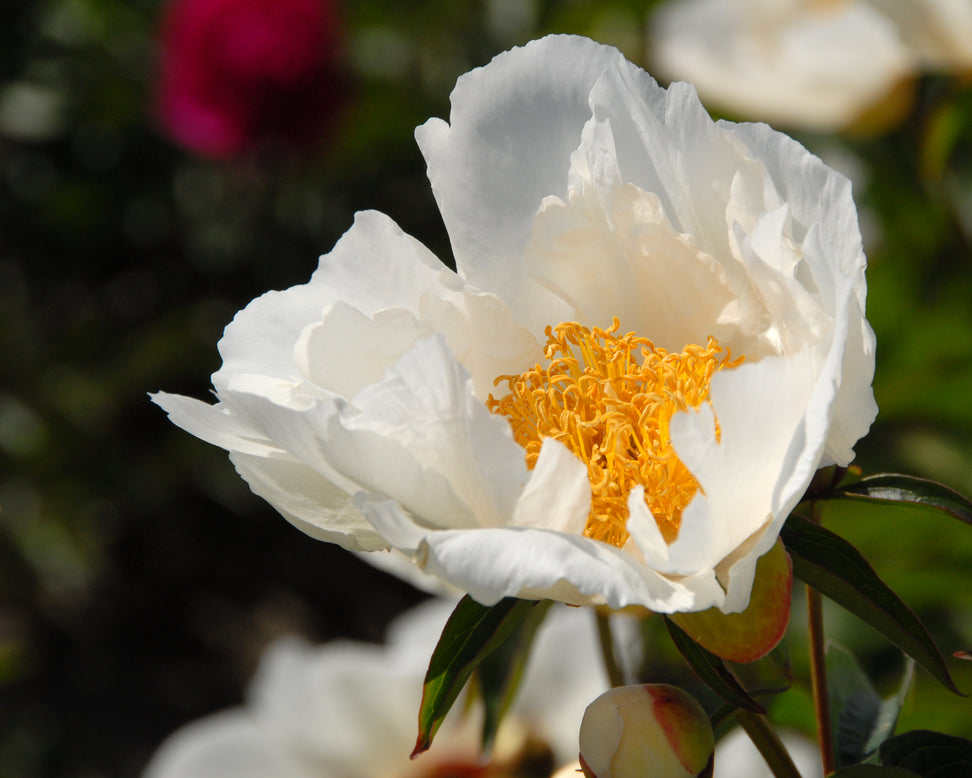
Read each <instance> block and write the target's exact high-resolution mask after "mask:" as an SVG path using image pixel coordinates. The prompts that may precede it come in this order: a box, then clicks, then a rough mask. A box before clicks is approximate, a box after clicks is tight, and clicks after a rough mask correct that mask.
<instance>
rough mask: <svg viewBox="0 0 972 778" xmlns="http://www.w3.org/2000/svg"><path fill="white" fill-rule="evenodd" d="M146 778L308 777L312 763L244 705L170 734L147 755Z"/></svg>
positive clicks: (310, 774)
mask: <svg viewBox="0 0 972 778" xmlns="http://www.w3.org/2000/svg"><path fill="white" fill-rule="evenodd" d="M144 775H145V778H273V776H281V775H286V776H288V778H313V775H314V773H313V771H312V767H311V766H310V765H307V764H302V763H301V762H300V760H299V759H298V758H297V757H296V755H295V754H293V753H292V752H290V751H289V750H288V749H287V748H286V746H285V745H284V744H282V743H281V742H279V741H278V740H276V739H275V738H274V737H273V736H272V735H271V734H270V733H268V732H267V731H266V730H265V729H264V728H262V727H261V726H260V725H259V724H258V723H257V722H256V721H255V720H254V719H253V717H252V716H251V715H250V714H249V712H247V711H245V710H234V711H226V712H225V713H217V714H215V715H213V716H210V717H208V718H204V719H200V720H199V721H196V722H194V723H192V724H189V725H187V726H186V727H183V728H182V729H180V730H179V731H178V732H176V733H175V734H174V735H172V736H171V737H170V738H169V739H168V740H166V741H165V743H163V744H162V746H161V747H160V748H159V750H158V751H157V752H156V754H155V756H153V757H152V761H151V762H150V763H149V765H148V767H147V768H146V769H145V773H144Z"/></svg>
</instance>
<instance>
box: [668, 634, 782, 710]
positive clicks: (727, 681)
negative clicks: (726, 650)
mask: <svg viewBox="0 0 972 778" xmlns="http://www.w3.org/2000/svg"><path fill="white" fill-rule="evenodd" d="M665 627H666V628H667V629H668V634H669V635H671V637H672V642H673V643H674V644H675V647H676V648H678V650H679V651H680V652H681V653H682V656H684V657H685V659H686V661H687V662H688V663H689V666H690V667H691V668H692V669H693V670H694V671H695V673H696V674H697V675H698V676H699V678H701V679H702V680H703V681H704V682H705V683H706V684H707V685H708V686H709V688H710V689H712V691H714V692H715V693H716V694H718V695H719V696H720V697H722V698H723V699H724V700H725V701H726V702H728V703H730V704H731V705H735V706H736V707H737V708H744V709H745V710H751V711H753V712H754V713H766V709H765V708H764V707H763V706H761V705H760V704H759V703H758V702H756V701H755V700H754V699H753V698H752V697H750V696H749V693H748V692H747V691H746V690H745V689H744V688H743V687H742V685H741V684H740V683H739V681H738V680H736V677H735V676H734V675H733V674H732V671H731V670H730V669H729V668H728V667H727V666H726V663H725V662H724V661H723V660H722V659H720V658H719V657H717V656H716V655H715V654H713V653H711V652H710V651H707V650H706V649H704V648H702V646H700V645H699V644H698V643H696V642H695V641H694V640H692V638H690V637H689V636H688V634H687V633H686V632H685V631H684V630H682V629H681V628H680V627H679V626H678V625H677V624H676V623H675V622H674V621H672V620H671V619H669V618H668V617H667V616H666V617H665Z"/></svg>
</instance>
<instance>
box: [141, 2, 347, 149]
mask: <svg viewBox="0 0 972 778" xmlns="http://www.w3.org/2000/svg"><path fill="white" fill-rule="evenodd" d="M335 6H336V4H335V3H334V2H333V1H332V0H173V1H172V2H170V3H169V4H168V7H167V8H166V9H165V10H164V11H163V16H162V24H161V28H160V40H159V48H160V68H159V80H158V84H157V87H156V95H155V113H156V116H157V118H158V121H159V122H160V123H161V126H162V129H163V130H164V132H165V133H166V134H168V135H169V136H170V137H171V138H172V139H173V140H175V141H176V142H178V143H179V144H181V145H182V146H184V147H186V148H187V149H189V150H191V151H193V152H195V153H197V154H201V155H203V156H208V157H215V158H224V159H225V158H230V157H234V156H237V155H239V154H241V153H245V152H248V151H252V150H253V149H255V148H259V147H263V146H267V145H270V146H274V145H276V146H285V147H291V148H306V147H308V146H311V145H313V144H314V143H316V142H317V141H318V140H319V139H320V138H321V135H322V132H323V129H324V127H325V125H326V124H327V123H328V121H329V119H330V117H331V116H332V114H333V112H334V110H335V107H336V104H337V102H338V98H339V94H340V91H341V89H340V86H341V78H340V71H339V64H338V54H337V51H338V44H339V41H340V37H341V32H340V25H339V20H338V14H337V9H336V7H335Z"/></svg>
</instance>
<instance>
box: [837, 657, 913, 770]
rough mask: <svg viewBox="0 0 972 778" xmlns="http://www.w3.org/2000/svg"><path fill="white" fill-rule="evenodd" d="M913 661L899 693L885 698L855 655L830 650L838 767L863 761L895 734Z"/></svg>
mask: <svg viewBox="0 0 972 778" xmlns="http://www.w3.org/2000/svg"><path fill="white" fill-rule="evenodd" d="M913 674H914V662H912V661H911V660H910V659H909V660H908V662H907V665H906V667H905V672H904V677H903V680H902V682H901V684H900V686H899V689H898V692H897V693H896V694H895V695H894V696H893V697H890V698H888V699H882V698H881V697H880V696H879V695H878V693H877V692H876V691H875V689H874V687H873V686H872V685H871V682H870V680H869V679H868V677H867V676H866V675H865V674H864V671H863V670H862V669H861V666H860V665H859V664H858V663H857V660H856V659H855V658H854V656H853V655H852V654H851V653H850V652H849V651H848V650H847V649H845V648H844V647H842V646H839V645H837V644H834V643H831V644H830V645H829V646H828V647H827V687H828V691H829V695H828V696H829V698H830V710H831V717H830V718H831V722H832V724H833V727H834V743H835V744H836V751H837V764H838V766H845V765H852V764H856V763H858V762H861V761H863V760H864V759H866V758H867V757H868V756H870V755H871V754H873V753H874V752H875V751H877V749H878V746H880V745H881V743H883V742H884V741H885V740H887V738H889V737H890V736H891V734H892V733H893V732H894V727H895V724H896V723H897V721H898V713H899V712H900V710H901V706H902V704H903V703H904V698H905V695H906V694H907V692H908V689H909V688H910V686H911V678H912V676H913Z"/></svg>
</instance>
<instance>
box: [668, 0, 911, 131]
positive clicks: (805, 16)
mask: <svg viewBox="0 0 972 778" xmlns="http://www.w3.org/2000/svg"><path fill="white" fill-rule="evenodd" d="M889 4H893V5H897V6H900V7H904V6H908V5H910V0H909V2H906V3H902V2H899V0H889ZM649 52H650V57H651V60H652V64H653V67H655V68H656V69H657V71H658V73H659V74H660V75H663V76H665V77H666V78H669V79H677V80H681V81H690V82H692V83H693V84H695V86H696V88H697V89H698V90H699V94H700V95H701V97H702V99H703V100H704V101H706V103H707V104H710V105H711V106H713V107H715V108H719V109H721V110H724V111H727V112H730V113H732V114H735V115H739V116H742V117H744V118H749V119H759V120H762V121H768V122H771V123H774V124H780V125H783V126H788V127H799V128H804V129H810V130H818V131H829V130H836V129H843V128H845V127H847V126H849V125H851V124H852V123H854V122H855V121H856V120H858V119H859V118H860V117H861V116H862V115H863V114H864V113H865V112H866V111H868V110H872V109H874V108H875V106H877V105H879V104H880V103H882V102H884V101H885V100H886V99H890V98H891V96H892V93H893V92H894V90H895V87H897V86H899V85H900V84H901V83H902V82H903V81H904V80H905V79H907V78H909V77H910V76H911V75H912V74H913V72H914V70H915V68H916V64H917V63H916V58H915V55H914V54H913V53H912V51H911V50H910V49H909V48H908V47H907V46H906V45H905V43H904V42H903V41H902V39H901V33H900V31H899V29H898V28H897V26H896V25H895V24H893V23H892V22H891V20H889V19H888V18H886V17H885V16H884V15H883V14H881V13H880V12H879V11H878V10H876V9H875V8H873V7H872V6H870V5H869V4H868V2H867V0H672V1H671V2H669V3H667V4H665V5H663V6H662V7H661V8H660V9H659V10H658V11H657V12H656V14H655V15H654V16H653V18H652V23H651V47H650V49H649Z"/></svg>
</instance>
